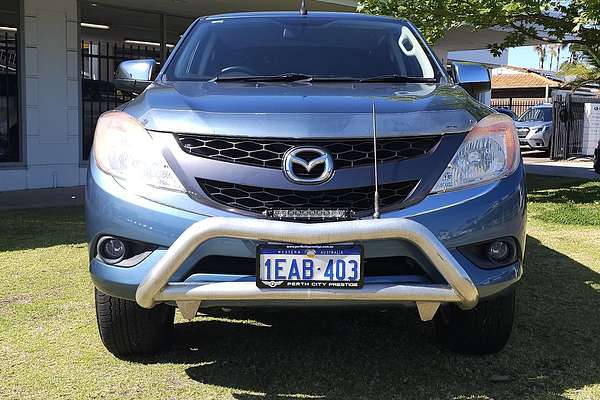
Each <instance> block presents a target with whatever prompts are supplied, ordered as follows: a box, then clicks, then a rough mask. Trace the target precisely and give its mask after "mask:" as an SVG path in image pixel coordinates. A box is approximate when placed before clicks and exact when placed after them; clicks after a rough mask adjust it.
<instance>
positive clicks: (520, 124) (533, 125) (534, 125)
mask: <svg viewBox="0 0 600 400" xmlns="http://www.w3.org/2000/svg"><path fill="white" fill-rule="evenodd" d="M546 125H552V122H551V121H546V122H544V121H527V122H521V121H515V126H516V127H517V129H519V128H529V129H531V128H539V127H542V126H546Z"/></svg>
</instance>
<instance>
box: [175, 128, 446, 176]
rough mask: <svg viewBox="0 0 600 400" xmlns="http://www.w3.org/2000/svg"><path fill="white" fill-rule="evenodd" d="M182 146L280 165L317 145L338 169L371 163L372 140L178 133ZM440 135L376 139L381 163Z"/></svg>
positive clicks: (201, 153) (222, 157)
mask: <svg viewBox="0 0 600 400" xmlns="http://www.w3.org/2000/svg"><path fill="white" fill-rule="evenodd" d="M177 138H178V140H179V144H180V146H181V148H182V149H183V150H184V151H186V152H188V153H190V154H193V155H195V156H198V157H204V158H211V159H214V160H219V161H227V162H231V163H237V164H244V165H252V166H256V167H263V168H281V166H282V165H281V163H282V159H283V155H284V154H285V153H286V152H287V151H288V150H290V149H291V148H293V147H295V146H316V147H321V148H323V149H325V150H327V151H329V152H330V153H331V156H332V157H333V160H334V162H335V168H336V169H343V168H353V167H358V166H362V165H372V164H373V162H374V157H373V139H302V140H294V139H256V138H236V137H215V136H195V135H177ZM439 141H440V136H425V137H406V138H380V139H377V159H378V160H379V162H385V161H398V160H404V159H408V158H413V157H417V156H422V155H425V154H427V153H428V152H430V151H431V150H432V149H433V148H434V147H435V145H436V144H437V143H438V142H439Z"/></svg>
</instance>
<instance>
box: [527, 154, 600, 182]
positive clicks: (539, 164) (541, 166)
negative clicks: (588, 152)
mask: <svg viewBox="0 0 600 400" xmlns="http://www.w3.org/2000/svg"><path fill="white" fill-rule="evenodd" d="M522 155H523V162H524V163H525V171H527V173H528V174H537V175H550V176H562V177H566V178H584V179H600V175H598V174H597V173H596V172H595V171H594V165H593V164H594V163H593V161H592V159H591V158H581V159H574V160H564V161H552V160H551V159H550V158H549V157H548V153H546V152H542V151H537V150H529V151H522Z"/></svg>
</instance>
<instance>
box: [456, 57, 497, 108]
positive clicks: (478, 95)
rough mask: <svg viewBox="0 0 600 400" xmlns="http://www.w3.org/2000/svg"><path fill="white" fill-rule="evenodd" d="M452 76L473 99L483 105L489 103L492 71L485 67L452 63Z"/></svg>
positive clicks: (466, 63)
mask: <svg viewBox="0 0 600 400" xmlns="http://www.w3.org/2000/svg"><path fill="white" fill-rule="evenodd" d="M449 72H450V76H452V79H454V82H456V83H457V84H458V85H459V86H461V87H462V88H463V89H465V90H466V91H467V92H468V93H469V94H470V95H471V96H472V97H474V98H475V99H477V100H479V101H481V102H482V103H489V99H490V98H491V91H492V79H491V77H490V71H489V70H488V69H487V67H486V66H485V65H482V64H475V63H469V62H456V61H455V62H452V63H451V64H450V71H449Z"/></svg>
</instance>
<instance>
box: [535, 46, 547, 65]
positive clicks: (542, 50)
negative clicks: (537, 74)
mask: <svg viewBox="0 0 600 400" xmlns="http://www.w3.org/2000/svg"><path fill="white" fill-rule="evenodd" d="M535 52H536V53H537V55H538V63H539V66H540V69H544V62H545V61H546V46H544V45H543V44H538V45H537V46H535Z"/></svg>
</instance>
